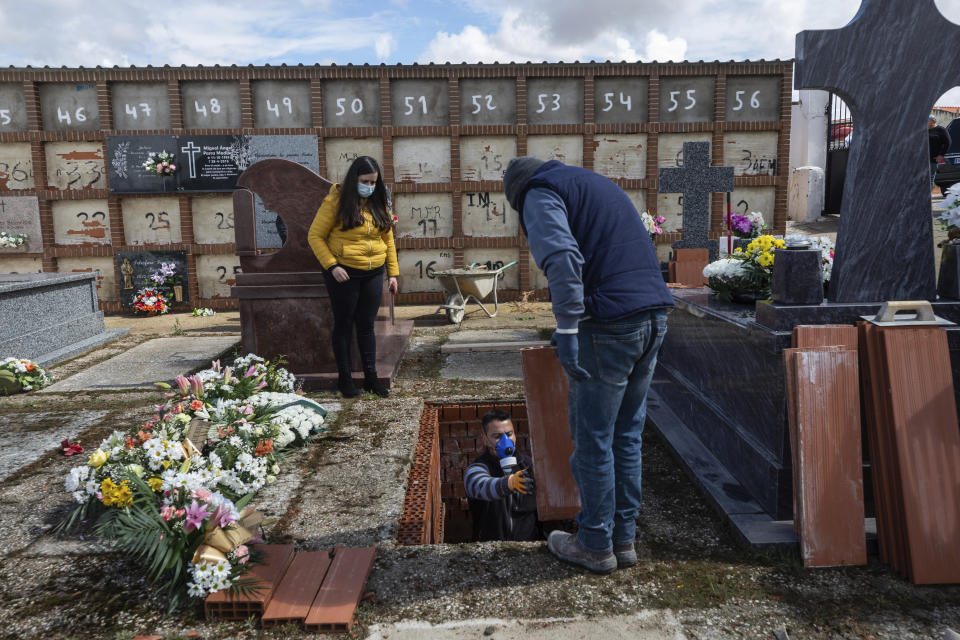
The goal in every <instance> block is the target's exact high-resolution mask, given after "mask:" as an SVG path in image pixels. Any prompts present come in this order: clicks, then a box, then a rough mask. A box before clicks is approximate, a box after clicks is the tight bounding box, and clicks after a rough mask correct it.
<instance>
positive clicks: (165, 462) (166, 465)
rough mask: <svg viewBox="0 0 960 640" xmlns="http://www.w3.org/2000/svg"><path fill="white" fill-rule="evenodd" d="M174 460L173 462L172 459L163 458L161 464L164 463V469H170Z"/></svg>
mask: <svg viewBox="0 0 960 640" xmlns="http://www.w3.org/2000/svg"><path fill="white" fill-rule="evenodd" d="M172 462H173V461H172V460H163V461H162V462H161V463H160V464H162V465H163V468H164V469H169V468H170V465H171V464H172Z"/></svg>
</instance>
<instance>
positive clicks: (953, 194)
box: [937, 182, 960, 243]
mask: <svg viewBox="0 0 960 640" xmlns="http://www.w3.org/2000/svg"><path fill="white" fill-rule="evenodd" d="M937 209H938V210H939V211H940V215H938V216H937V219H938V220H939V221H940V226H941V228H943V229H944V230H945V231H946V232H947V241H948V242H950V243H956V242H960V182H958V183H957V184H955V185H953V186H952V187H950V188H949V189H947V192H946V193H945V194H944V197H943V201H942V202H940V204H939V206H938V207H937Z"/></svg>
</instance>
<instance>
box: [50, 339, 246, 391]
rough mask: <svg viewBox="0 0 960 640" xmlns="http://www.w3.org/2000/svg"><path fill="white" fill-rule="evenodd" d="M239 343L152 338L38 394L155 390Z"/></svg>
mask: <svg viewBox="0 0 960 640" xmlns="http://www.w3.org/2000/svg"><path fill="white" fill-rule="evenodd" d="M238 342H239V338H238V337H236V336H218V337H202V338H196V337H190V338H156V339H154V340H150V341H148V342H145V343H143V344H140V345H137V346H136V347H134V348H133V349H131V350H130V351H127V352H126V353H123V354H121V355H119V356H115V357H113V358H110V359H109V360H107V361H106V362H102V363H100V364H98V365H95V366H93V367H91V368H89V369H86V370H85V371H81V372H80V373H77V374H75V375H73V376H70V377H69V378H67V379H66V380H63V381H61V382H57V383H55V384H53V385H51V386H49V387H47V388H46V389H43V390H42V391H41V392H40V393H44V392H46V393H58V392H64V391H84V390H98V389H155V388H156V387H155V385H154V383H155V382H171V381H172V380H173V379H174V378H176V377H177V376H178V375H181V374H187V373H190V372H191V371H193V370H194V369H198V368H201V367H206V366H207V365H209V364H210V362H211V361H213V360H216V359H217V358H218V357H219V356H220V355H221V354H223V353H224V352H225V351H227V350H229V349H230V348H231V347H233V346H234V345H235V344H237V343H238Z"/></svg>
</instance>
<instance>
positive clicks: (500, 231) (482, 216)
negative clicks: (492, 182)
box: [460, 191, 520, 264]
mask: <svg viewBox="0 0 960 640" xmlns="http://www.w3.org/2000/svg"><path fill="white" fill-rule="evenodd" d="M460 200H461V202H460V210H461V211H462V212H463V235H465V236H480V237H509V238H513V237H516V235H517V233H519V231H520V216H519V214H517V212H516V211H514V209H513V207H511V206H510V203H508V202H507V198H506V196H505V195H504V194H503V193H502V192H491V191H468V192H465V193H463V194H462V195H461V197H460ZM467 264H469V263H467Z"/></svg>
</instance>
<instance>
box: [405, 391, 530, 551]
mask: <svg viewBox="0 0 960 640" xmlns="http://www.w3.org/2000/svg"><path fill="white" fill-rule="evenodd" d="M491 409H501V410H502V411H505V412H507V413H508V414H509V415H510V417H511V419H512V421H513V426H514V430H515V433H516V436H517V451H518V452H519V453H523V454H525V455H528V456H529V455H530V453H531V452H530V431H529V428H528V422H527V407H526V405H525V404H524V403H523V402H522V401H520V400H497V401H478V402H460V403H457V404H443V403H429V404H427V406H426V407H425V408H424V410H423V414H422V415H421V417H420V436H419V438H418V440H417V446H416V449H415V450H414V458H413V464H412V466H411V468H410V476H409V478H408V480H407V493H406V496H405V498H404V502H403V513H402V515H401V517H400V524H399V526H398V527H397V541H398V542H399V543H400V544H408V545H413V544H440V543H444V542H446V543H461V542H471V541H472V540H473V522H472V518H471V515H470V506H469V503H468V500H467V495H466V492H465V491H464V486H463V474H464V472H465V471H466V470H467V467H468V466H469V465H470V464H471V463H472V462H473V461H474V460H475V459H476V458H477V457H478V456H479V455H480V454H481V453H482V452H483V448H484V444H483V430H482V427H481V419H482V418H483V415H484V414H485V413H486V412H488V411H490V410H491Z"/></svg>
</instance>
